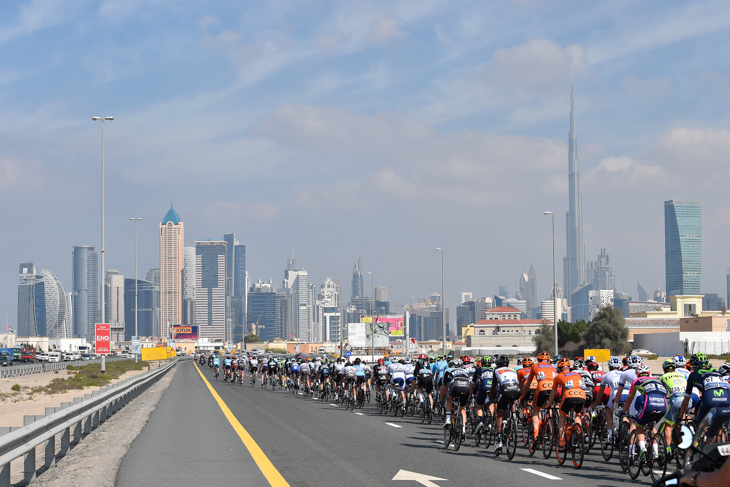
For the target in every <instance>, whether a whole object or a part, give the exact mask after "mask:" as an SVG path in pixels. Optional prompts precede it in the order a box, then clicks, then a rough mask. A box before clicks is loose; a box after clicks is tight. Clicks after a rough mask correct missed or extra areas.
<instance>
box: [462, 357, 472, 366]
mask: <svg viewBox="0 0 730 487" xmlns="http://www.w3.org/2000/svg"><path fill="white" fill-rule="evenodd" d="M461 363H462V365H466V364H470V363H471V357H464V360H462V361H461Z"/></svg>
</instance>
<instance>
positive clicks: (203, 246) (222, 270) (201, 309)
mask: <svg viewBox="0 0 730 487" xmlns="http://www.w3.org/2000/svg"><path fill="white" fill-rule="evenodd" d="M226 247H227V245H226V242H225V241H224V240H204V241H198V242H195V324H196V325H198V336H199V337H200V338H209V339H211V340H222V341H223V340H225V341H229V340H230V339H231V329H230V328H229V327H227V326H226V253H227V248H226Z"/></svg>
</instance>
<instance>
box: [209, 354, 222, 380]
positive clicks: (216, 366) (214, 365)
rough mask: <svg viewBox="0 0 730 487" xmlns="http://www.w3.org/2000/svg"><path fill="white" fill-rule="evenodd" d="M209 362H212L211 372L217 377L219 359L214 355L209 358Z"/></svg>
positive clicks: (219, 364) (219, 365)
mask: <svg viewBox="0 0 730 487" xmlns="http://www.w3.org/2000/svg"><path fill="white" fill-rule="evenodd" d="M211 363H212V364H213V374H215V375H214V376H215V377H218V369H220V367H221V359H219V358H218V357H215V358H213V359H212V360H211Z"/></svg>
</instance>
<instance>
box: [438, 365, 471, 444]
mask: <svg viewBox="0 0 730 487" xmlns="http://www.w3.org/2000/svg"><path fill="white" fill-rule="evenodd" d="M459 362H461V361H453V359H452V361H451V362H449V363H448V365H449V367H448V368H447V369H446V371H445V372H444V381H443V385H442V386H441V392H442V395H443V394H447V396H448V399H447V400H446V422H445V423H444V429H448V428H449V426H450V424H451V408H452V407H453V405H454V400H458V401H459V413H460V414H461V419H462V423H461V424H462V433H463V434H466V406H467V404H469V398H470V397H471V386H470V385H469V374H468V373H467V371H466V370H464V369H462V368H461V364H460V363H459Z"/></svg>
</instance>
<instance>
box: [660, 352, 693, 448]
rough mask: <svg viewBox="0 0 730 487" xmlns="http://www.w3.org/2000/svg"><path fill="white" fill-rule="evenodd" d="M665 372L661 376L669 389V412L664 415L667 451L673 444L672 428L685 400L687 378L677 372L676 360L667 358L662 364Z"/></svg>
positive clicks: (665, 386)
mask: <svg viewBox="0 0 730 487" xmlns="http://www.w3.org/2000/svg"><path fill="white" fill-rule="evenodd" d="M662 369H663V370H664V374H663V375H662V376H661V377H660V378H659V380H661V381H662V384H663V385H664V388H665V389H666V390H667V414H666V415H665V416H664V423H666V425H665V427H664V440H665V442H666V445H667V451H670V449H671V445H672V428H673V427H674V423H676V421H677V420H678V419H679V411H680V408H681V407H682V401H683V400H684V392H685V391H686V390H687V378H686V377H685V376H684V374H681V373H679V372H677V370H676V366H675V365H674V361H672V360H665V361H664V363H663V364H662Z"/></svg>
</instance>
